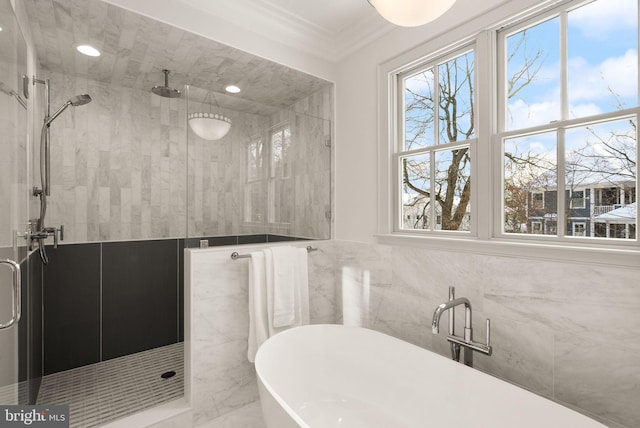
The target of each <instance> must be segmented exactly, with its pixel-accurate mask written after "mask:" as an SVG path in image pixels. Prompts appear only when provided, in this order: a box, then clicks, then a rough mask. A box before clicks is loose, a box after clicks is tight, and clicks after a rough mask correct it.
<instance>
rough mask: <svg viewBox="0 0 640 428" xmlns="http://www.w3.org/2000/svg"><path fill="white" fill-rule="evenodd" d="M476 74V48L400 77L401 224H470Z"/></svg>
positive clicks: (457, 227)
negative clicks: (474, 50)
mask: <svg viewBox="0 0 640 428" xmlns="http://www.w3.org/2000/svg"><path fill="white" fill-rule="evenodd" d="M474 76H475V66H474V52H473V50H466V51H462V52H456V53H455V54H453V55H451V56H449V57H447V58H444V59H440V60H439V61H432V62H429V63H426V64H422V65H421V66H420V67H418V68H417V69H413V70H411V71H408V72H406V73H404V74H402V75H401V76H400V78H399V79H398V85H399V86H400V87H399V88H398V94H399V97H400V99H401V100H400V102H401V105H402V110H401V111H400V117H399V122H400V123H402V127H401V128H402V129H401V134H402V137H401V138H400V141H399V144H398V146H399V147H398V150H397V153H396V165H397V168H398V170H399V172H400V177H401V178H399V180H398V182H397V188H398V189H399V191H398V193H399V195H400V200H401V202H400V203H399V205H400V206H401V212H399V213H398V215H397V218H398V219H402V221H398V224H397V226H396V228H399V229H400V230H421V231H431V232H433V231H462V232H469V231H470V230H471V203H472V195H471V188H472V186H471V180H472V174H471V147H470V146H471V144H473V140H474V138H475V123H474V108H475V105H474V86H475V82H474Z"/></svg>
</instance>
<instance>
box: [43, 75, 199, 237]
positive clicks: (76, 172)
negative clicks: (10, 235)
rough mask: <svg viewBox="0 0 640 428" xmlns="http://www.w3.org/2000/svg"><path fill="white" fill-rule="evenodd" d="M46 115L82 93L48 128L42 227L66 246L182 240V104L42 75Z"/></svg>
mask: <svg viewBox="0 0 640 428" xmlns="http://www.w3.org/2000/svg"><path fill="white" fill-rule="evenodd" d="M49 76H50V78H51V109H52V111H55V109H57V108H58V107H59V106H60V105H62V104H63V103H64V102H65V101H66V100H67V99H69V98H70V97H71V96H74V95H77V94H82V93H88V94H90V95H91V97H92V98H93V101H92V102H91V103H89V104H86V105H84V106H79V107H69V108H68V109H67V111H65V112H64V113H63V114H62V115H60V116H59V117H58V118H57V119H56V120H55V121H54V122H53V123H52V124H51V197H50V198H49V209H48V212H47V224H49V225H60V224H64V225H65V242H66V243H72V242H87V241H109V240H128V239H151V238H166V237H181V236H184V234H185V221H184V219H185V217H186V182H185V179H184V177H185V175H186V146H185V138H184V135H183V133H184V119H183V118H184V114H185V113H184V104H183V103H182V102H181V101H180V100H178V99H169V98H161V97H158V96H156V95H153V94H152V93H151V92H150V91H148V92H147V91H139V90H134V89H129V88H124V87H120V86H115V85H110V84H105V83H102V82H98V81H95V80H91V79H88V78H84V77H69V76H66V75H61V74H58V73H49Z"/></svg>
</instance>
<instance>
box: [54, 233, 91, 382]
mask: <svg viewBox="0 0 640 428" xmlns="http://www.w3.org/2000/svg"><path fill="white" fill-rule="evenodd" d="M100 252H101V244H75V245H61V246H59V247H58V248H57V249H54V248H53V247H47V254H48V256H49V264H47V265H45V266H44V267H43V298H44V309H43V317H44V374H45V375H47V374H51V373H56V372H60V371H64V370H69V369H71V368H74V367H80V366H84V365H87V364H92V363H95V362H98V361H100V345H101V343H100V336H101V331H100V327H101V326H100V315H101V296H100V280H101V278H100V267H101V260H100Z"/></svg>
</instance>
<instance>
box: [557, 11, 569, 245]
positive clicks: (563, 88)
mask: <svg viewBox="0 0 640 428" xmlns="http://www.w3.org/2000/svg"><path fill="white" fill-rule="evenodd" d="M568 28H569V14H568V13H567V12H566V11H564V12H562V13H561V14H560V105H561V113H560V114H561V116H562V117H561V121H566V120H568V119H569V88H568V86H569V64H568V62H569V41H568V32H569V30H568ZM565 134H566V132H565V128H560V129H558V134H557V139H558V145H557V149H558V154H557V168H558V171H557V180H556V181H557V183H556V184H557V186H558V193H557V195H558V196H557V201H556V204H557V211H556V212H557V215H556V216H557V222H556V231H557V234H558V237H559V238H563V237H565V236H566V235H567V231H566V224H567V222H566V214H567V213H568V212H569V211H567V208H569V201H568V200H567V197H566V194H567V192H566V186H565V182H566V180H565V175H566V174H565V171H566V169H565V153H566V151H565Z"/></svg>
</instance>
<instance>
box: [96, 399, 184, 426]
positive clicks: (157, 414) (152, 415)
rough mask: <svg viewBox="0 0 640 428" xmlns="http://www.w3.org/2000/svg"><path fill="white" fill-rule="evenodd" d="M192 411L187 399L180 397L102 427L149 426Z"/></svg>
mask: <svg viewBox="0 0 640 428" xmlns="http://www.w3.org/2000/svg"><path fill="white" fill-rule="evenodd" d="M190 411H191V407H190V406H189V404H188V403H187V401H186V400H185V399H184V398H179V399H177V400H173V401H169V402H167V403H164V404H161V405H159V406H156V407H152V408H150V409H146V410H143V411H141V412H139V413H135V414H133V415H131V416H128V417H125V418H122V419H118V420H116V421H113V422H110V423H108V424H106V425H101V428H130V427H132V426H135V427H149V426H153V425H155V424H158V423H161V422H163V421H165V420H168V419H171V418H174V417H176V416H179V415H181V414H183V413H187V412H190Z"/></svg>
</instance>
